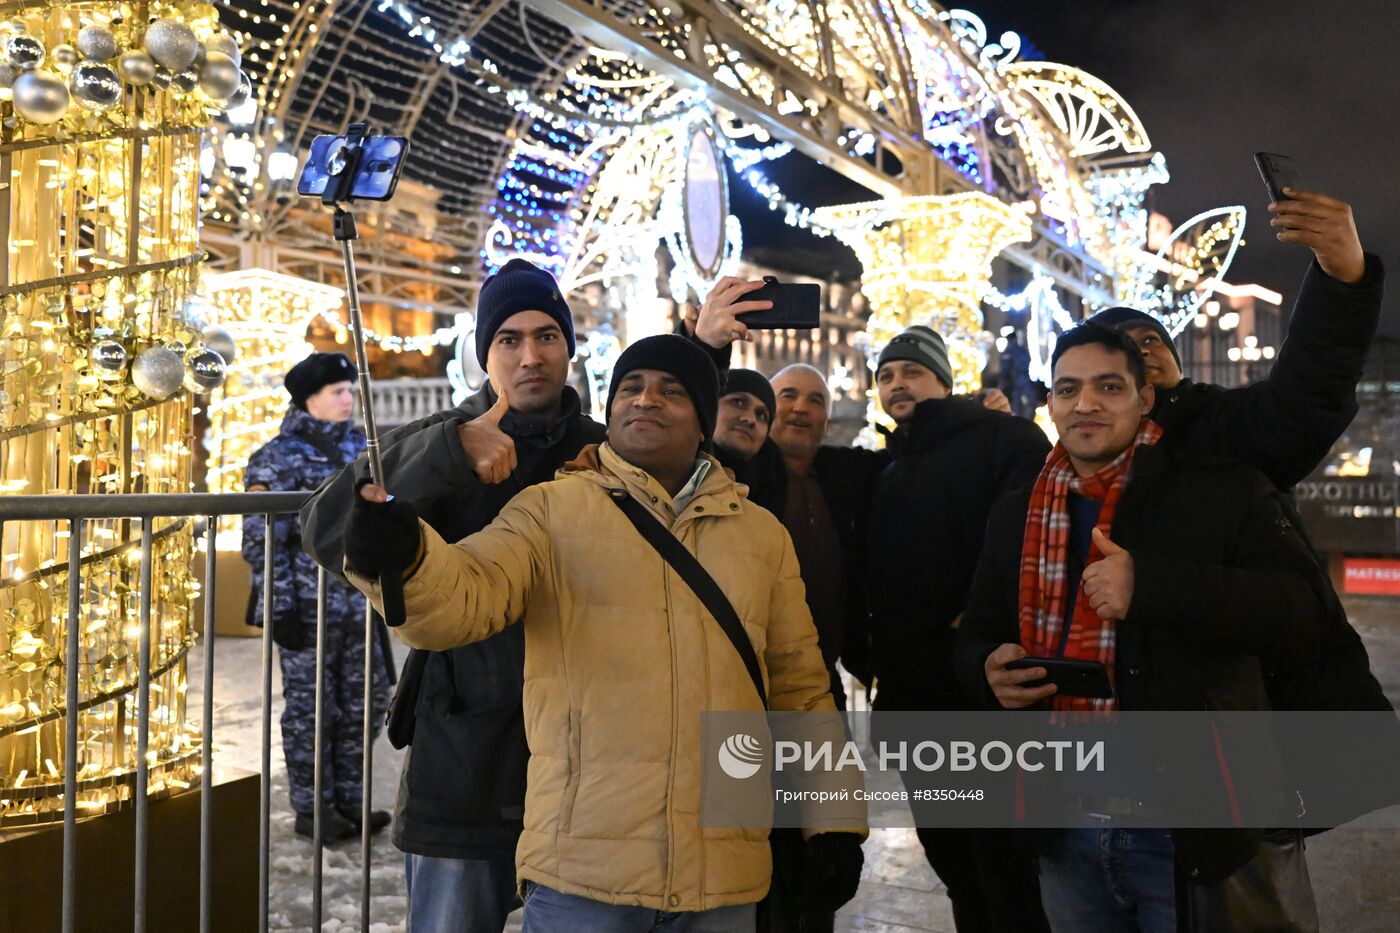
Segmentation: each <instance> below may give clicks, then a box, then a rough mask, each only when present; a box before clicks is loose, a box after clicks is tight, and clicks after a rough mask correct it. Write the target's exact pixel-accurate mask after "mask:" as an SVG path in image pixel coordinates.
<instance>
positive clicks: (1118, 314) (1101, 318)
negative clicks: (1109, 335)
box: [1086, 306, 1181, 368]
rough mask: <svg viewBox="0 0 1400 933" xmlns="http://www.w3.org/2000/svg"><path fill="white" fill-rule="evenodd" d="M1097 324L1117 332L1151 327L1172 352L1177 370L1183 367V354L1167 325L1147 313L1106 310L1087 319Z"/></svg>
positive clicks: (1124, 309) (1121, 309) (1129, 309)
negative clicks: (1177, 347) (1132, 328)
mask: <svg viewBox="0 0 1400 933" xmlns="http://www.w3.org/2000/svg"><path fill="white" fill-rule="evenodd" d="M1086 320H1089V321H1093V322H1094V323H1095V324H1102V325H1103V326H1104V327H1111V328H1113V329H1114V330H1117V331H1123V330H1127V329H1128V328H1129V327H1150V328H1152V329H1153V330H1155V331H1156V332H1157V336H1159V337H1161V338H1162V342H1163V343H1165V344H1166V345H1167V349H1168V350H1170V351H1172V358H1173V359H1175V360H1176V365H1177V368H1180V367H1181V354H1180V353H1178V352H1177V349H1176V341H1174V340H1172V335H1171V334H1169V333H1167V328H1166V325H1164V324H1163V323H1162V322H1161V321H1159V320H1157V319H1156V318H1155V317H1153V316H1152V315H1150V314H1148V313H1147V312H1146V311H1139V310H1138V309H1137V308H1124V307H1121V306H1120V307H1116V308H1104V309H1103V310H1102V311H1100V312H1099V313H1098V314H1095V315H1093V316H1092V317H1089V318H1086Z"/></svg>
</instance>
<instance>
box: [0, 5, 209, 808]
mask: <svg viewBox="0 0 1400 933" xmlns="http://www.w3.org/2000/svg"><path fill="white" fill-rule="evenodd" d="M141 9H142V10H143V14H142V15H141V16H135V15H133V10H132V8H131V7H130V6H124V5H121V4H115V3H70V4H56V3H47V2H37V0H36V2H31V3H19V4H15V3H11V4H7V12H6V14H5V16H6V21H5V23H4V24H3V25H0V40H8V39H9V38H12V37H13V36H14V35H15V34H16V33H20V34H24V35H28V36H31V37H34V38H37V39H39V40H40V41H41V42H42V43H43V45H44V46H45V47H46V48H48V49H50V50H56V49H57V47H58V46H60V45H66V44H72V43H73V42H75V41H76V36H77V34H78V31H79V29H81V28H82V27H84V26H88V25H94V26H101V27H106V28H107V29H108V31H109V32H110V33H111V35H112V38H113V39H114V40H115V42H116V44H117V46H118V48H120V49H131V48H141V47H142V45H143V41H144V37H145V33H146V30H147V26H148V22H147V19H146V16H145V13H146V12H149V13H150V14H152V15H153V16H158V17H160V18H164V19H177V20H180V21H182V22H183V23H184V24H186V25H187V26H189V27H190V28H191V29H192V30H193V31H194V33H195V35H196V36H197V37H198V38H199V39H201V40H206V41H207V40H211V39H212V38H213V35H214V33H215V32H216V31H217V30H218V19H217V16H216V15H215V13H214V11H213V9H212V8H210V7H207V6H203V5H199V4H175V3H151V4H149V6H146V5H142V7H141ZM17 24H18V25H17ZM60 63H61V59H58V58H55V60H54V65H55V66H57V65H59V64H60ZM11 96H12V95H11V91H10V89H8V88H7V89H5V90H4V91H3V92H0V98H3V99H4V100H5V101H6V103H5V105H4V109H5V116H6V119H5V130H4V138H3V142H0V165H3V171H4V173H5V177H4V179H3V190H0V199H3V200H4V201H5V202H7V203H5V205H4V210H3V211H0V240H3V243H0V249H3V250H4V253H3V257H0V493H3V494H6V495H16V494H27V493H30V494H44V493H52V494H63V493H91V494H108V493H133V492H149V493H180V492H188V491H189V490H190V486H191V454H192V451H191V449H190V446H191V445H190V440H191V439H190V433H191V413H192V407H193V406H192V399H191V397H190V396H189V394H188V392H187V391H185V390H184V389H183V388H181V385H180V381H181V379H180V376H181V373H180V369H179V367H176V366H171V365H168V364H169V362H170V361H171V359H172V357H173V359H174V360H179V358H180V354H182V353H183V352H184V351H186V350H189V349H193V348H196V347H197V346H198V343H199V340H200V336H201V333H202V330H203V323H204V322H202V321H199V320H198V318H197V315H195V314H194V313H193V312H192V310H191V308H190V307H189V306H188V305H187V299H188V297H189V296H190V295H191V294H193V292H194V291H195V289H196V287H197V280H198V273H199V268H200V264H201V262H202V260H203V253H202V251H201V249H200V245H199V152H200V136H201V132H202V130H203V127H204V126H205V124H206V123H207V122H208V119H209V110H210V109H211V107H212V105H213V101H212V100H210V99H208V98H206V97H204V96H203V92H202V91H200V90H199V89H192V90H191V91H190V92H188V93H176V92H175V91H174V90H168V91H167V90H162V89H160V87H159V86H157V85H145V86H141V87H138V86H130V85H128V86H123V87H121V89H120V96H119V99H118V100H117V101H115V102H112V103H111V105H110V106H109V107H107V109H101V110H98V109H90V108H89V107H69V108H67V110H66V111H65V112H63V113H62V114H57V115H56V122H52V123H40V122H35V121H33V120H32V119H31V118H32V116H33V115H34V111H33V110H30V111H29V115H30V117H31V118H20V117H19V116H16V115H15V114H13V113H12V112H11V108H12V106H13V104H12V103H11V102H9V101H10V98H11ZM84 100H86V101H87V103H89V104H92V103H95V102H99V103H100V101H96V100H95V99H94V98H92V97H91V96H89V97H87V98H84ZM31 103H33V102H32V101H31ZM21 116H22V115H21ZM152 351H154V356H153V357H147V359H148V360H150V359H156V358H162V359H163V360H164V361H165V364H166V365H163V366H162V367H160V371H159V372H158V373H155V374H154V375H157V376H158V377H159V378H158V379H156V380H155V381H148V380H147V378H145V377H146V376H150V375H152V374H153V373H152V370H151V368H149V367H144V366H141V365H138V366H136V367H135V370H133V369H132V368H131V367H129V366H128V365H127V364H128V363H129V362H131V361H134V360H139V359H140V358H141V356H142V354H146V353H150V352H152ZM134 372H135V373H136V375H134V376H133V373H134ZM83 527H84V539H83V542H82V548H81V558H82V565H83V566H82V574H81V581H82V582H81V590H82V592H81V594H80V604H81V605H82V606H83V607H84V609H83V616H82V618H81V620H78V619H69V618H68V612H67V604H68V591H69V588H70V587H71V586H73V585H74V583H73V580H72V574H71V570H72V569H73V568H70V567H69V566H68V565H67V558H68V546H69V531H68V528H67V523H66V522H65V523H56V522H9V523H6V524H5V526H4V528H3V532H0V829H8V828H10V827H11V826H14V825H20V824H25V823H39V822H44V821H47V820H52V819H56V818H58V817H59V816H60V815H61V814H62V800H61V796H60V795H61V794H62V789H63V784H64V777H65V775H64V774H63V767H64V761H63V754H62V751H61V749H62V748H63V746H64V739H65V736H64V732H63V730H64V714H65V713H66V696H65V694H66V690H67V687H68V684H69V682H70V678H71V679H75V680H76V685H77V688H78V694H79V697H80V703H81V710H80V712H79V714H78V717H77V722H78V725H77V730H78V735H77V742H78V749H79V766H78V773H77V775H76V777H77V782H78V793H77V799H76V800H75V801H74V802H75V804H76V806H77V807H78V808H79V812H80V813H82V814H84V815H89V814H95V813H101V812H103V811H104V810H106V809H108V808H109V807H112V806H115V805H118V804H119V803H121V802H122V801H125V800H129V799H130V797H131V794H132V786H133V784H134V782H133V780H132V773H133V771H134V770H135V767H136V754H137V752H136V749H137V745H138V743H137V742H136V741H134V738H135V735H134V731H135V726H134V724H135V722H136V721H137V718H138V717H137V707H138V704H139V701H140V699H141V698H140V697H139V696H138V693H139V690H138V686H137V682H138V657H139V653H140V625H139V605H140V603H141V601H142V599H143V598H145V597H149V602H150V606H151V610H152V611H151V637H150V649H151V654H150V663H151V671H152V677H151V689H150V691H149V693H148V694H147V699H148V700H149V709H150V713H151V715H150V731H149V733H148V735H147V736H146V738H147V739H148V741H149V757H148V763H149V775H150V783H149V784H148V790H149V792H150V793H152V794H157V793H161V792H165V791H168V790H170V789H178V788H182V787H188V786H189V785H190V783H191V782H192V781H194V780H197V774H196V772H195V769H194V766H195V764H196V762H195V757H196V755H197V752H198V748H199V735H198V729H197V727H194V726H193V725H191V724H189V723H186V721H185V654H186V652H187V651H188V649H189V647H190V645H191V644H192V643H193V640H194V634H193V631H192V629H191V627H190V602H191V599H192V597H193V596H194V594H195V592H196V591H197V585H196V584H195V582H194V580H193V579H192V577H191V573H190V560H191V552H192V541H193V535H192V530H191V527H190V525H189V524H188V523H187V522H185V521H183V520H157V521H156V523H155V527H154V530H153V538H154V549H153V554H152V557H153V560H152V565H151V566H150V567H149V568H148V569H149V571H150V574H151V582H150V587H149V591H148V592H146V593H144V594H143V593H142V592H141V591H142V589H143V583H142V577H143V574H142V572H141V571H142V567H141V557H140V551H139V548H138V547H137V546H136V541H137V539H138V538H139V536H140V528H139V526H138V524H137V523H136V522H130V521H95V522H90V523H87V524H85V525H84V526H83ZM79 623H81V626H82V628H81V631H80V632H79V648H80V650H79V664H78V666H77V668H76V669H69V668H68V666H67V664H66V663H65V662H66V658H65V652H64V650H63V646H64V645H65V644H66V640H67V637H68V632H69V630H70V628H69V627H70V626H73V625H78V624H79Z"/></svg>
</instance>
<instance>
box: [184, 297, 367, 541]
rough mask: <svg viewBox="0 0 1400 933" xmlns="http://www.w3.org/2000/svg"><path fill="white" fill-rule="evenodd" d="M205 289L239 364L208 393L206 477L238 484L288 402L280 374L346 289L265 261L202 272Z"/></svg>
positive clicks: (218, 485)
mask: <svg viewBox="0 0 1400 933" xmlns="http://www.w3.org/2000/svg"><path fill="white" fill-rule="evenodd" d="M204 292H205V294H206V295H207V296H208V301H209V304H210V306H211V307H212V309H213V314H212V316H213V317H214V319H215V320H216V321H217V322H218V323H219V325H220V326H222V327H224V328H225V329H226V330H227V331H228V332H229V334H230V336H231V337H232V338H233V341H234V343H235V344H236V345H237V347H238V362H237V365H235V366H234V367H233V369H232V370H231V371H230V373H229V377H228V380H227V381H226V382H225V383H224V386H223V388H222V389H221V390H220V391H219V392H217V393H215V394H214V395H213V396H212V397H211V398H210V400H209V405H208V413H209V430H208V433H207V434H206V435H205V438H204V446H205V449H206V450H207V451H208V460H207V463H208V467H207V472H206V474H205V477H206V478H205V483H206V485H207V487H208V490H209V491H210V492H242V491H243V470H244V468H245V467H246V466H247V465H248V458H249V457H251V456H252V455H253V452H254V451H256V450H257V449H258V448H259V447H261V446H263V445H264V444H266V443H267V442H268V441H270V440H272V438H273V437H275V436H276V435H277V432H278V430H279V429H280V427H281V424H282V416H283V415H284V414H285V413H286V411H287V406H288V405H289V404H290V403H291V396H290V395H288V394H287V390H286V388H285V387H284V386H283V385H282V379H283V377H284V376H286V374H287V370H289V369H291V367H292V366H293V364H295V363H296V362H297V361H298V360H300V359H302V358H303V357H305V356H306V355H307V354H308V353H310V352H311V351H312V346H311V344H310V343H308V342H307V340H306V329H307V327H308V326H310V324H311V321H312V320H313V319H314V318H315V317H316V316H317V315H326V314H329V313H331V312H332V309H337V308H339V306H340V303H341V301H342V300H343V299H344V298H345V292H344V291H343V290H341V289H339V288H336V287H334V286H331V285H321V284H319V283H316V282H308V281H305V280H304V279H299V278H296V277H294V276H290V275H284V274H282V273H280V272H269V271H268V270H266V269H240V270H238V271H236V272H223V273H219V274H216V275H206V276H205V277H204ZM226 533H227V532H226ZM221 537H222V536H221ZM230 540H233V539H230ZM230 546H231V545H230ZM224 547H225V544H224V543H223V542H221V543H220V549H221V550H222V549H224Z"/></svg>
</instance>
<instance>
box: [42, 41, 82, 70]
mask: <svg viewBox="0 0 1400 933" xmlns="http://www.w3.org/2000/svg"><path fill="white" fill-rule="evenodd" d="M76 64H78V50H77V49H75V48H73V46H71V45H56V46H54V47H53V48H52V49H51V50H50V51H49V67H51V68H55V69H57V70H58V71H61V72H63V73H64V74H67V73H68V72H70V71H72V70H73V66H74V65H76Z"/></svg>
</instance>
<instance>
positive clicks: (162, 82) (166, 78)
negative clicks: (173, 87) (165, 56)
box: [151, 65, 175, 91]
mask: <svg viewBox="0 0 1400 933" xmlns="http://www.w3.org/2000/svg"><path fill="white" fill-rule="evenodd" d="M174 78H175V76H174V75H172V74H171V73H170V72H169V71H166V70H165V68H164V67H163V66H161V65H157V66H156V70H155V71H154V72H153V73H152V74H151V87H153V88H155V89H156V90H157V91H168V90H170V82H171V81H172V80H174Z"/></svg>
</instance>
